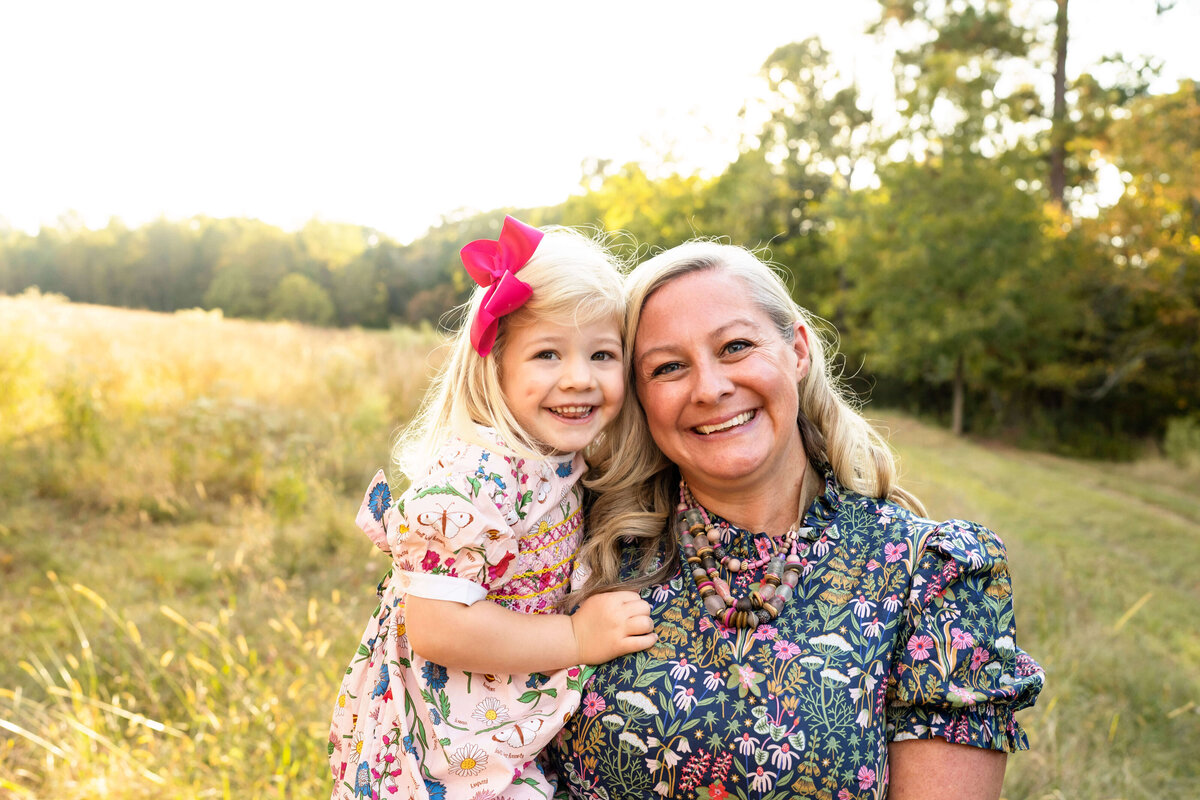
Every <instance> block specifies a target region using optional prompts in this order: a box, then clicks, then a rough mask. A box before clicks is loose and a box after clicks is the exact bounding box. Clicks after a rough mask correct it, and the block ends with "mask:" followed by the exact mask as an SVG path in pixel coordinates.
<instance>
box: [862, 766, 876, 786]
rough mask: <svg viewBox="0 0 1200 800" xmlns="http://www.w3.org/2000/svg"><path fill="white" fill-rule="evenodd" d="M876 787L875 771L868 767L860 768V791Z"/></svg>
mask: <svg viewBox="0 0 1200 800" xmlns="http://www.w3.org/2000/svg"><path fill="white" fill-rule="evenodd" d="M874 785H875V770H873V769H871V768H870V767H867V766H862V767H859V768H858V788H859V789H860V790H866V789H870V788H871V787H872V786H874Z"/></svg>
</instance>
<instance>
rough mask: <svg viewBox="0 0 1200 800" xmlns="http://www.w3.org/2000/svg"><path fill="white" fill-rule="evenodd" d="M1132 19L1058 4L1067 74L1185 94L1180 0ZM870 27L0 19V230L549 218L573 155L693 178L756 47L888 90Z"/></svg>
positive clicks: (1185, 22) (660, 8) (154, 2)
mask: <svg viewBox="0 0 1200 800" xmlns="http://www.w3.org/2000/svg"><path fill="white" fill-rule="evenodd" d="M1024 2H1034V3H1042V4H1043V5H1044V4H1045V3H1046V2H1048V0H1024ZM1050 5H1051V6H1052V5H1053V3H1052V2H1051V3H1050ZM1153 6H1154V3H1153V0H1071V6H1070V7H1071V10H1072V12H1073V13H1072V23H1071V25H1072V41H1071V50H1070V53H1071V64H1070V68H1069V71H1070V72H1072V73H1076V72H1078V71H1079V70H1080V69H1081V68H1083V67H1085V66H1086V65H1087V64H1089V63H1091V62H1094V61H1095V60H1096V59H1097V58H1099V57H1100V56H1101V55H1103V54H1106V53H1111V52H1114V51H1117V50H1121V51H1124V52H1126V53H1128V54H1132V53H1154V54H1155V55H1158V56H1160V57H1163V58H1165V59H1166V60H1167V65H1168V66H1167V70H1166V72H1167V75H1168V76H1169V77H1171V78H1177V77H1182V76H1190V77H1197V78H1200V48H1197V47H1195V45H1194V41H1192V40H1194V38H1195V33H1196V32H1197V31H1200V1H1198V0H1180V3H1179V7H1178V8H1176V9H1175V10H1174V11H1173V12H1171V13H1170V14H1169V15H1168V16H1167V17H1165V18H1163V19H1161V20H1160V19H1156V18H1155V16H1154V13H1153ZM876 8H877V4H876V3H875V2H873V0H837V2H830V1H829V0H747V2H744V3H740V4H732V3H730V2H728V0H719V1H714V0H606V2H603V3H587V4H583V3H564V2H561V0H558V1H557V2H551V1H550V0H533V1H532V2H509V3H497V2H483V1H482V0H478V1H472V2H453V1H452V0H426V2H422V3H420V4H417V3H413V2H411V0H392V1H391V2H379V1H378V0H344V1H343V2H337V3H332V2H304V1H302V0H288V2H274V1H273V0H272V1H270V2H268V1H266V0H233V1H232V2H231V1H230V0H205V2H197V1H196V0H149V1H147V2H134V1H133V0H107V1H106V2H96V1H95V0H74V1H70V0H0V227H3V224H4V221H5V220H7V223H8V224H9V225H11V226H12V227H16V228H22V229H25V230H28V231H36V230H37V228H38V226H39V225H41V224H50V225H53V224H55V221H56V220H57V218H58V216H59V215H60V214H62V213H63V212H65V211H67V210H68V209H72V210H75V211H77V212H78V213H80V214H81V215H82V216H83V219H84V220H85V221H86V223H87V224H88V225H89V226H103V225H104V224H106V223H107V220H108V218H109V217H110V216H113V215H115V216H119V217H120V218H122V219H123V220H124V221H125V222H126V224H128V225H132V226H136V225H141V224H143V223H145V222H147V221H149V220H151V219H153V218H155V217H158V216H160V215H166V216H167V217H169V218H172V219H179V218H184V217H188V216H191V215H193V214H199V213H203V214H208V215H211V216H247V217H258V218H260V219H263V220H265V221H267V222H270V223H273V224H276V225H281V226H283V227H285V228H295V227H298V226H299V225H302V224H303V223H304V221H306V220H307V219H309V218H311V217H313V216H319V217H321V218H323V219H327V220H334V221H340V222H351V223H355V224H362V225H369V226H373V227H375V228H378V229H379V230H382V231H384V232H385V233H387V234H389V235H392V236H394V237H396V238H397V239H399V240H401V241H408V240H410V239H412V238H414V237H416V236H418V235H420V234H421V233H422V232H423V231H424V230H425V229H426V228H427V227H428V226H429V225H431V224H435V223H436V222H437V221H438V220H439V218H440V217H441V216H442V215H443V214H447V213H451V212H453V211H455V210H457V209H463V208H466V209H476V210H484V209H490V208H496V207H501V206H531V205H546V204H551V203H556V202H559V201H561V200H563V199H564V198H565V197H566V196H567V195H569V194H570V193H572V192H573V191H576V190H577V189H578V186H579V180H580V175H581V167H580V165H581V162H582V161H583V160H584V159H587V158H589V157H599V158H608V159H613V160H614V161H615V162H617V163H623V162H625V161H628V160H633V159H641V160H650V161H652V160H654V159H658V158H661V157H662V155H663V154H664V153H666V152H668V151H670V152H671V153H673V154H674V155H675V156H676V157H677V158H678V160H679V162H680V163H681V164H682V165H683V166H684V167H685V168H689V169H690V168H702V169H705V170H707V171H709V172H710V173H716V172H719V171H720V170H721V168H722V167H723V166H724V164H725V163H727V162H728V161H729V160H730V159H732V158H733V157H734V155H735V154H736V143H737V137H738V133H739V127H738V118H737V112H738V109H739V108H740V107H741V105H742V103H743V102H744V100H745V99H746V98H747V97H748V96H750V95H752V94H753V93H754V92H755V90H756V82H755V75H756V73H757V71H758V68H759V67H760V66H761V64H762V62H763V61H764V60H765V59H766V58H767V56H768V55H770V53H771V51H772V50H773V49H774V48H775V47H777V46H779V45H781V44H785V43H787V42H791V41H797V40H800V39H803V38H806V37H808V36H811V35H819V36H820V37H821V39H822V41H823V42H824V43H825V45H826V47H827V48H829V49H831V50H833V51H834V53H835V54H836V55H837V56H838V58H839V59H840V62H841V63H842V64H843V69H844V70H846V71H847V72H854V73H856V74H857V75H858V77H859V80H860V81H861V82H862V83H863V84H865V85H866V86H868V87H872V86H874V87H883V86H885V85H888V84H889V83H890V77H889V73H888V69H889V62H888V61H887V59H886V57H884V56H882V55H880V54H878V53H877V52H876V51H875V50H874V49H873V48H872V44H871V41H870V40H869V39H868V38H866V37H865V36H863V35H862V34H861V31H862V29H863V27H864V21H865V20H867V19H868V18H869V17H871V16H872V15H874V14H876V13H877V12H876ZM1131 8H1136V9H1137V10H1136V11H1135V10H1131Z"/></svg>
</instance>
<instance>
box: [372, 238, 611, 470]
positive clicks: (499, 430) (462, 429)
mask: <svg viewBox="0 0 1200 800" xmlns="http://www.w3.org/2000/svg"><path fill="white" fill-rule="evenodd" d="M517 277H518V278H520V279H521V280H522V281H524V282H525V283H527V284H529V286H530V288H531V289H532V290H533V294H532V296H531V297H530V298H529V300H528V301H527V302H526V303H525V305H523V306H522V307H521V308H520V309H518V310H517V311H515V312H513V313H512V314H509V315H507V316H505V317H502V318H501V319H500V324H499V328H498V331H497V334H496V343H495V345H493V347H492V351H491V353H489V354H488V355H487V356H486V357H482V356H480V355H479V353H477V352H476V351H475V348H474V347H473V346H472V345H471V338H470V328H471V318H472V315H473V314H474V313H475V310H476V309H478V308H479V304H480V302H481V300H482V299H483V295H484V294H485V293H486V291H487V290H486V289H485V288H484V287H479V288H477V289H476V290H475V291H474V293H472V295H471V299H470V300H468V301H467V302H466V303H465V304H463V305H462V306H459V307H458V308H457V309H455V311H454V312H453V318H455V319H457V320H458V325H457V326H456V332H455V333H454V335H453V339H452V341H451V342H450V343H449V348H450V353H449V357H448V358H447V360H446V362H445V364H444V365H443V366H442V368H441V370H440V371H439V372H438V374H437V376H435V377H434V379H433V383H432V384H431V385H430V387H429V391H428V392H426V394H425V399H424V400H422V402H421V408H420V410H419V411H418V412H417V414H416V416H415V417H414V418H413V421H412V423H411V424H409V426H408V427H407V428H406V429H405V430H404V432H403V433H402V434H401V436H400V438H399V440H398V441H397V443H396V446H395V448H394V450H393V453H392V456H393V460H394V461H395V463H396V465H397V466H398V467H399V469H400V470H401V471H402V472H403V473H404V474H405V475H407V476H408V477H409V479H410V480H412V479H416V478H418V477H421V476H423V475H424V474H425V473H426V472H427V471H428V469H429V466H430V464H431V463H432V461H433V460H434V459H435V458H436V454H437V451H438V450H439V449H440V448H441V447H442V446H444V445H445V443H446V441H447V440H448V439H449V438H450V437H451V436H457V437H459V438H461V439H463V440H465V441H468V442H472V443H475V444H480V445H484V446H487V447H489V448H491V449H495V447H496V445H495V443H494V442H490V441H484V440H483V438H482V437H481V436H480V433H479V431H478V428H477V426H479V425H483V426H486V427H489V428H492V429H493V430H494V431H495V432H496V434H497V436H498V437H499V439H500V441H501V442H503V443H504V444H505V445H506V446H507V448H508V449H509V450H510V452H509V453H507V454H508V455H516V456H520V457H523V458H544V457H545V456H547V455H549V453H548V451H547V450H546V448H545V446H544V445H543V443H541V442H539V441H537V440H536V439H535V438H534V437H533V436H532V435H531V434H530V433H529V431H527V430H525V429H524V428H523V427H522V426H521V424H520V422H518V421H517V419H516V418H515V417H514V416H513V414H512V412H511V411H510V410H509V408H508V404H507V403H506V402H505V400H504V392H503V390H502V388H501V374H500V357H501V355H502V354H503V353H504V347H505V343H506V339H507V337H506V335H505V334H506V332H507V331H508V330H509V329H510V328H512V327H513V326H522V325H527V324H529V323H531V322H537V321H541V320H549V321H553V322H557V323H560V324H575V325H588V324H590V323H593V322H596V321H597V320H604V319H611V320H614V321H615V322H616V323H617V324H618V325H620V323H621V320H622V319H623V318H624V316H625V293H624V291H623V289H622V285H621V269H620V267H619V266H618V263H617V261H616V259H615V258H614V257H613V255H612V254H611V253H610V252H609V250H608V248H607V247H606V246H605V245H604V243H603V242H602V241H601V240H600V238H599V236H596V237H594V238H593V237H589V236H585V235H584V234H582V233H580V232H578V231H575V230H572V229H570V228H559V227H551V228H547V229H545V236H544V237H543V238H542V240H541V242H540V243H539V244H538V246H537V249H536V250H535V251H534V254H533V256H532V257H531V258H530V259H529V261H528V263H526V264H525V266H524V267H522V268H521V269H520V270H519V271H518V272H517Z"/></svg>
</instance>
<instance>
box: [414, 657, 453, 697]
mask: <svg viewBox="0 0 1200 800" xmlns="http://www.w3.org/2000/svg"><path fill="white" fill-rule="evenodd" d="M421 677H423V678H424V679H425V684H426V685H427V686H428V687H429V688H430V689H433V690H434V691H437V690H439V689H444V688H445V687H446V680H447V678H448V677H449V674H448V673H447V672H446V668H445V667H443V666H442V665H441V664H435V663H433V662H432V661H426V662H425V666H423V667H421Z"/></svg>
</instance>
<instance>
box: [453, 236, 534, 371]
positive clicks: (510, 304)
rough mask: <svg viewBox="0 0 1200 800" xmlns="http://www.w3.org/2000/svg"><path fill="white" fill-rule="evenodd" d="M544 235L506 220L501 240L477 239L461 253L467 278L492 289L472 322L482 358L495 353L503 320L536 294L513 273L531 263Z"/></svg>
mask: <svg viewBox="0 0 1200 800" xmlns="http://www.w3.org/2000/svg"><path fill="white" fill-rule="evenodd" d="M544 235H545V234H543V233H542V232H541V231H539V230H538V229H537V228H535V227H533V226H532V225H526V224H525V223H524V222H521V221H520V220H517V219H513V218H512V217H505V218H504V227H502V228H501V229H500V238H499V239H497V240H496V241H492V240H491V239H476V240H475V241H473V242H471V243H470V244H468V245H467V246H465V247H464V248H463V249H462V251H461V252H460V253H459V255H461V256H462V262H463V266H464V267H466V268H467V274H468V275H470V276H471V278H472V279H473V280H474V281H475V282H476V283H478V284H479V285H480V286H486V287H488V290H487V294H485V295H484V296H483V302H482V303H480V304H479V310H478V311H476V312H475V319H473V320H472V321H471V345H472V346H473V347H474V348H475V352H476V353H479V355H480V356H485V357H486V356H487V354H488V353H490V352H492V345H494V344H495V343H496V329H497V327H498V326H499V324H500V318H501V317H503V316H504V315H505V314H511V313H512V312H514V311H516V310H517V309H518V308H520V307H521V306H523V305H525V301H527V300H528V299H529V297H530V295H532V294H533V289H531V288H530V287H529V284H527V283H525V282H524V281H522V280H520V279H519V278H518V277H517V276H516V275H514V274H513V273H515V272H517V271H518V270H519V269H521V267H523V266H525V265H526V264H528V263H529V259H530V258H532V257H533V251H534V250H536V249H537V246H538V243H539V242H541V241H542V237H543V236H544Z"/></svg>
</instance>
